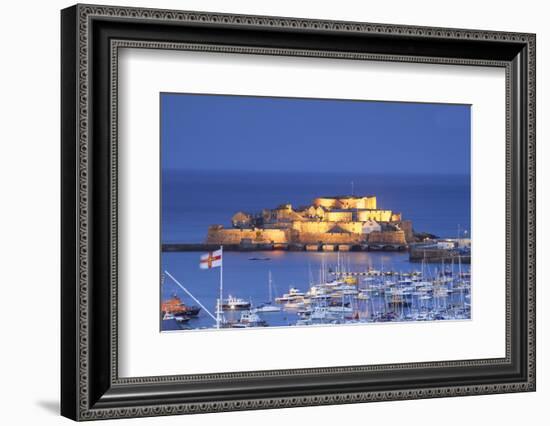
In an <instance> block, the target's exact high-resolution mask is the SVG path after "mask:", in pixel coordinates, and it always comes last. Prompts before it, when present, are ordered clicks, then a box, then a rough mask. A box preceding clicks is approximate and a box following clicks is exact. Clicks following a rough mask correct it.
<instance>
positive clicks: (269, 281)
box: [268, 271, 273, 303]
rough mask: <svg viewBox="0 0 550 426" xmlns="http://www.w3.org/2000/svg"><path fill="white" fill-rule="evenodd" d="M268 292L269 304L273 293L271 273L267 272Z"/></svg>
mask: <svg viewBox="0 0 550 426" xmlns="http://www.w3.org/2000/svg"><path fill="white" fill-rule="evenodd" d="M268 291H269V303H271V302H272V299H273V292H272V290H271V271H269V272H268Z"/></svg>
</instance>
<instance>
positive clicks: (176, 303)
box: [160, 294, 201, 317]
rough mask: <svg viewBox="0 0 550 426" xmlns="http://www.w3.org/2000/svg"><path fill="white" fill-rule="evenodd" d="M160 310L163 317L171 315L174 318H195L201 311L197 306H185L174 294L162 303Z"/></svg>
mask: <svg viewBox="0 0 550 426" xmlns="http://www.w3.org/2000/svg"><path fill="white" fill-rule="evenodd" d="M160 309H161V311H162V314H163V315H164V314H171V315H173V316H175V317H178V316H188V317H196V316H197V315H198V314H199V311H200V310H201V308H199V307H198V306H187V305H186V304H185V303H183V301H182V300H181V299H180V298H179V297H178V296H177V295H176V294H174V295H173V296H172V297H171V298H170V299H168V300H165V301H164V302H162V304H161V308H160Z"/></svg>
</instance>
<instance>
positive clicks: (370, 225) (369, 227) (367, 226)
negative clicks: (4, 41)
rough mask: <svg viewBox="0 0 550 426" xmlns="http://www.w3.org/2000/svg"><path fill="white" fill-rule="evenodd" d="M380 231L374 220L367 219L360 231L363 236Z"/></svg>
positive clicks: (380, 228)
mask: <svg viewBox="0 0 550 426" xmlns="http://www.w3.org/2000/svg"><path fill="white" fill-rule="evenodd" d="M381 230H382V227H381V226H380V224H379V223H378V222H376V221H375V220H372V219H369V220H367V221H366V222H365V223H363V229H362V232H363V234H370V233H371V232H373V231H378V232H380V231H381Z"/></svg>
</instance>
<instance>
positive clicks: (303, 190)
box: [162, 171, 470, 243]
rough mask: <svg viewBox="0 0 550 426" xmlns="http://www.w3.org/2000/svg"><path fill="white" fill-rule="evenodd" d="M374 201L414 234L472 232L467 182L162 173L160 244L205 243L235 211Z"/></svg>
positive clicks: (457, 178) (426, 178)
mask: <svg viewBox="0 0 550 426" xmlns="http://www.w3.org/2000/svg"><path fill="white" fill-rule="evenodd" d="M352 181H353V183H354V193H355V194H358V195H359V194H361V195H376V197H377V202H378V208H381V209H391V210H393V211H396V212H401V213H403V219H411V220H412V221H413V225H414V229H415V230H416V231H418V232H430V233H432V234H436V235H438V236H439V237H455V238H456V236H457V231H458V227H459V226H460V229H461V230H462V231H464V230H469V229H470V178H469V176H436V177H434V176H381V175H374V176H367V175H364V176H357V175H340V174H319V175H315V174H293V173H285V174H273V173H249V174H239V173H234V172H225V173H220V172H218V173H211V172H209V173H200V172H193V173H188V172H185V173H183V172H170V171H168V172H167V171H165V172H163V180H162V197H163V198H162V241H163V242H165V243H168V242H187V243H190V242H203V241H204V239H205V237H206V231H207V228H208V226H209V225H212V224H222V225H225V226H229V224H230V220H231V216H233V214H235V213H236V212H237V211H239V210H242V211H246V212H260V211H261V210H262V209H264V208H274V207H276V206H278V205H280V204H284V203H291V204H292V205H293V206H303V205H309V204H311V202H312V201H313V199H314V198H316V197H319V196H321V195H339V194H349V193H350V192H351V182H352Z"/></svg>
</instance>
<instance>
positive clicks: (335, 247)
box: [162, 243, 408, 252]
mask: <svg viewBox="0 0 550 426" xmlns="http://www.w3.org/2000/svg"><path fill="white" fill-rule="evenodd" d="M219 248H220V245H219V244H210V243H165V244H162V251H163V252H192V251H213V250H217V249H219ZM223 249H224V251H237V252H246V251H273V250H283V251H324V252H334V251H345V252H348V251H405V250H407V249H408V246H407V245H405V244H388V243H375V244H323V243H312V244H298V243H265V244H262V243H258V244H254V243H253V244H245V243H244V244H243V243H240V244H224V245H223Z"/></svg>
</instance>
